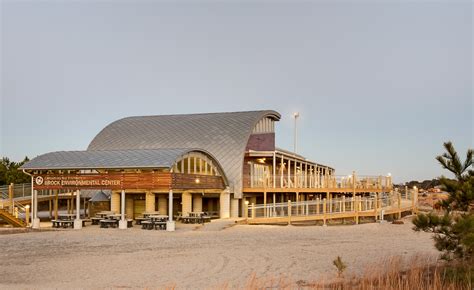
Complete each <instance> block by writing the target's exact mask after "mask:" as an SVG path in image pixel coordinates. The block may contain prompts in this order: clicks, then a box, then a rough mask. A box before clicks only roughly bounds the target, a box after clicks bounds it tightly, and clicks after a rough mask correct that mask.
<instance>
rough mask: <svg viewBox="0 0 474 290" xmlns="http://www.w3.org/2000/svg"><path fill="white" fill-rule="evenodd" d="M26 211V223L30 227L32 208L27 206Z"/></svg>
mask: <svg viewBox="0 0 474 290" xmlns="http://www.w3.org/2000/svg"><path fill="white" fill-rule="evenodd" d="M25 209H26V212H25V222H26V226H29V224H30V206H29V205H26V206H25Z"/></svg>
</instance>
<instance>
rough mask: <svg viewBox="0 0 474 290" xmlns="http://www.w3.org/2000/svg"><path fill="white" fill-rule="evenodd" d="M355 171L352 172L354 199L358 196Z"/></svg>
mask: <svg viewBox="0 0 474 290" xmlns="http://www.w3.org/2000/svg"><path fill="white" fill-rule="evenodd" d="M355 175H356V173H355V171H352V197H354V198H355V196H356V182H355Z"/></svg>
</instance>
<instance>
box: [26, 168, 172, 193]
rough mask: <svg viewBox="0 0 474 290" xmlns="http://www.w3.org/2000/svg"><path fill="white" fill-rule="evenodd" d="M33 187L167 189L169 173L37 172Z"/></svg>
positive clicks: (169, 179)
mask: <svg viewBox="0 0 474 290" xmlns="http://www.w3.org/2000/svg"><path fill="white" fill-rule="evenodd" d="M33 180H34V184H33V187H34V189H38V190H41V189H111V190H120V189H158V188H165V189H168V188H169V187H170V186H171V174H170V173H166V172H146V173H116V172H114V173H95V174H43V175H41V174H39V175H35V176H34V177H33Z"/></svg>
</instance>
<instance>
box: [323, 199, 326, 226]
mask: <svg viewBox="0 0 474 290" xmlns="http://www.w3.org/2000/svg"><path fill="white" fill-rule="evenodd" d="M325 225H326V199H323V226H325Z"/></svg>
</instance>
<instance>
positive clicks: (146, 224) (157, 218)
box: [141, 215, 168, 230]
mask: <svg viewBox="0 0 474 290" xmlns="http://www.w3.org/2000/svg"><path fill="white" fill-rule="evenodd" d="M167 221H168V216H167V215H149V218H148V220H144V221H142V222H141V225H142V229H147V230H153V229H155V230H158V229H160V230H166V222H167Z"/></svg>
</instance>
